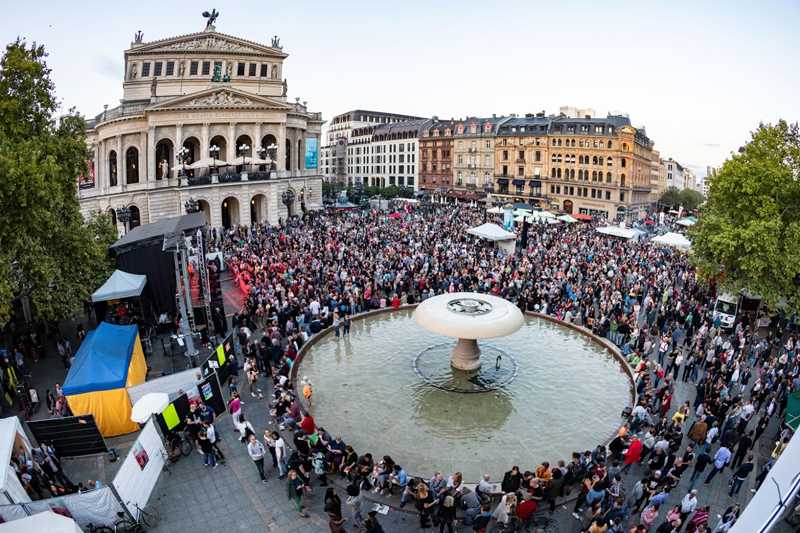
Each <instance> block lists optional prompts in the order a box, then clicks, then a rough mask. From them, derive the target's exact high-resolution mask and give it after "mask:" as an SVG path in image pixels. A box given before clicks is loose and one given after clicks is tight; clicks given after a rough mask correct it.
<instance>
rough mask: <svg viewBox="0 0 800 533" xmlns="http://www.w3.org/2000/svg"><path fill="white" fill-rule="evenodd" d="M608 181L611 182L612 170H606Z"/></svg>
mask: <svg viewBox="0 0 800 533" xmlns="http://www.w3.org/2000/svg"><path fill="white" fill-rule="evenodd" d="M606 183H611V172H606Z"/></svg>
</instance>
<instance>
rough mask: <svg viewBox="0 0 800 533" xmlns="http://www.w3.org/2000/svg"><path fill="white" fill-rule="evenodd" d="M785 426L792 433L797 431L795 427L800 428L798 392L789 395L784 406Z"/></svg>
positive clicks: (799, 393) (799, 392) (799, 399)
mask: <svg viewBox="0 0 800 533" xmlns="http://www.w3.org/2000/svg"><path fill="white" fill-rule="evenodd" d="M786 425H787V426H789V427H790V428H792V431H797V426H800V391H795V392H793V393H791V394H790V395H789V401H788V403H787V404H786Z"/></svg>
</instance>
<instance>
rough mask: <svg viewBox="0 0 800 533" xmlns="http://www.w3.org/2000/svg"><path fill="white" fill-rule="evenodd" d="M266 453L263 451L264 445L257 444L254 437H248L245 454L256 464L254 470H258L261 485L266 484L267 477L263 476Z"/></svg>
mask: <svg viewBox="0 0 800 533" xmlns="http://www.w3.org/2000/svg"><path fill="white" fill-rule="evenodd" d="M266 453H267V450H265V449H264V445H263V444H261V443H260V442H258V439H256V436H255V435H250V440H249V442H248V443H247V454H248V455H249V456H250V459H252V460H253V462H254V463H255V464H256V469H257V470H258V475H259V477H261V482H262V483H266V482H267V476H265V475H264V455H265V454H266Z"/></svg>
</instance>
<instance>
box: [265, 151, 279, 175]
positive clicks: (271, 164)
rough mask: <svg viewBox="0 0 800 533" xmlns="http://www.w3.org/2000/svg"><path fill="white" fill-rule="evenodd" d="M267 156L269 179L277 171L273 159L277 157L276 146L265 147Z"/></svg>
mask: <svg viewBox="0 0 800 533" xmlns="http://www.w3.org/2000/svg"><path fill="white" fill-rule="evenodd" d="M267 155H268V156H269V159H270V161H269V172H270V177H272V173H273V172H275V171H276V170H277V167H276V166H275V158H276V157H278V145H277V144H275V143H272V144H270V145H269V146H267Z"/></svg>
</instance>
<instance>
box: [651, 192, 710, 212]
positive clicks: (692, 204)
mask: <svg viewBox="0 0 800 533" xmlns="http://www.w3.org/2000/svg"><path fill="white" fill-rule="evenodd" d="M659 202H661V205H665V206H667V207H669V208H670V209H678V208H679V207H683V210H684V212H687V211H694V210H695V209H697V208H698V207H699V206H700V204H702V203H703V195H702V194H700V193H699V192H697V191H695V190H693V189H683V190H682V191H681V190H679V189H678V188H677V187H668V188H667V190H666V191H664V192H663V193H662V194H661V198H659Z"/></svg>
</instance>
